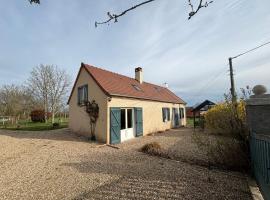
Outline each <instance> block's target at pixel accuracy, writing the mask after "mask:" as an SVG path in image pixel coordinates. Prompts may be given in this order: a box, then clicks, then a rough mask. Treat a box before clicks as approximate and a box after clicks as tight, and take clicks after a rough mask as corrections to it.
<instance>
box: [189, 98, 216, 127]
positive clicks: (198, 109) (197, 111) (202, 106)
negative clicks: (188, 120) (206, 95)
mask: <svg viewBox="0 0 270 200" xmlns="http://www.w3.org/2000/svg"><path fill="white" fill-rule="evenodd" d="M214 105H216V104H215V103H214V102H212V101H209V100H205V101H203V102H202V103H199V104H197V105H196V106H194V108H193V109H192V113H193V124H194V128H196V126H200V127H202V128H204V117H202V116H203V115H204V113H205V112H206V111H208V110H209V109H210V108H211V107H213V106H214ZM196 118H199V122H196Z"/></svg>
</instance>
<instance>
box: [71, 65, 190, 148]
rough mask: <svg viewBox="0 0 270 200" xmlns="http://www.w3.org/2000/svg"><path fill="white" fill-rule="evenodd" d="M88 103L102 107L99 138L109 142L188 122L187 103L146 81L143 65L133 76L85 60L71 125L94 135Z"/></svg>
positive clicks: (73, 96)
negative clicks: (144, 79) (93, 64)
mask: <svg viewBox="0 0 270 200" xmlns="http://www.w3.org/2000/svg"><path fill="white" fill-rule="evenodd" d="M87 102H88V103H89V102H94V104H95V105H96V106H97V107H98V118H97V120H96V122H95V129H94V132H95V137H96V139H97V140H98V141H100V142H104V143H108V144H116V143H121V142H123V141H126V140H129V139H132V138H134V137H139V136H143V135H147V134H150V133H154V132H157V131H164V130H166V129H171V128H177V127H181V126H185V125H186V116H185V105H186V103H185V102H184V101H183V100H182V99H181V98H180V97H178V96H177V95H175V94H174V93H173V92H171V91H170V90H169V89H168V88H167V87H163V86H158V85H154V84H151V83H147V82H144V81H143V70H142V68H140V67H138V68H136V69H135V78H130V77H127V76H124V75H120V74H117V73H114V72H110V71H107V70H104V69H101V68H98V67H94V66H91V65H87V64H84V63H82V64H81V67H80V70H79V73H78V75H77V78H76V81H75V83H74V86H73V88H72V92H71V94H70V97H69V100H68V104H69V128H70V129H71V130H72V131H73V132H75V133H77V134H80V135H84V136H88V137H90V135H91V128H92V127H91V126H90V121H91V120H90V117H89V113H87V112H86V111H87V105H88V104H87ZM89 104H90V103H89ZM91 109H92V108H91ZM91 109H90V110H91Z"/></svg>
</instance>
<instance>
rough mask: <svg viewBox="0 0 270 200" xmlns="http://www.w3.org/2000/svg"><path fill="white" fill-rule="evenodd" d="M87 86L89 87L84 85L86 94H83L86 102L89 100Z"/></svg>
mask: <svg viewBox="0 0 270 200" xmlns="http://www.w3.org/2000/svg"><path fill="white" fill-rule="evenodd" d="M87 88H88V87H87V86H86V85H85V86H84V87H83V91H84V94H83V100H84V102H85V101H87V100H88V99H87V98H88V94H87V93H88V91H87Z"/></svg>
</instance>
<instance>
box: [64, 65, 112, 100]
mask: <svg viewBox="0 0 270 200" xmlns="http://www.w3.org/2000/svg"><path fill="white" fill-rule="evenodd" d="M83 68H84V69H85V71H86V72H87V73H88V74H89V75H90V76H91V78H92V79H93V80H94V81H95V83H96V84H97V85H98V86H99V87H100V89H101V90H102V91H103V92H104V93H105V95H107V96H111V95H110V94H109V93H108V92H107V91H106V90H105V89H104V88H103V87H102V86H101V85H100V84H99V83H98V81H97V80H96V79H95V77H94V76H93V75H92V74H91V72H90V71H89V70H88V69H87V67H86V66H85V64H84V63H83V62H81V67H80V69H79V72H78V74H77V77H76V79H75V82H74V84H73V87H72V90H71V92H70V95H69V98H68V101H67V105H69V102H70V99H71V96H72V94H73V92H74V89H75V85H76V84H77V82H78V79H79V76H80V74H81V71H82V69H83Z"/></svg>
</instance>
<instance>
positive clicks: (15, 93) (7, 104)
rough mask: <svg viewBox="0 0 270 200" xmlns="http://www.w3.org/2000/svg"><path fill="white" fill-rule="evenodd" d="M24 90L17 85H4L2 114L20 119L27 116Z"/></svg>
mask: <svg viewBox="0 0 270 200" xmlns="http://www.w3.org/2000/svg"><path fill="white" fill-rule="evenodd" d="M24 97H25V96H24V91H23V89H22V87H19V86H16V85H4V86H2V87H1V88H0V115H5V116H12V117H15V118H17V119H19V118H20V117H21V116H22V115H23V116H24V117H25V116H26V113H25V107H24V104H23V103H24V102H25V101H24Z"/></svg>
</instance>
